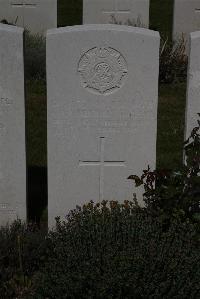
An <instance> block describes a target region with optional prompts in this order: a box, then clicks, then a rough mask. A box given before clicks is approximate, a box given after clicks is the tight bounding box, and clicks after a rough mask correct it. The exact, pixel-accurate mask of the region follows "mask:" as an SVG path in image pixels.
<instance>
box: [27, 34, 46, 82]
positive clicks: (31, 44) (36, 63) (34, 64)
mask: <svg viewBox="0 0 200 299" xmlns="http://www.w3.org/2000/svg"><path fill="white" fill-rule="evenodd" d="M25 74H26V80H42V81H44V82H46V41H45V37H44V36H42V35H39V34H31V33H30V32H29V31H25Z"/></svg>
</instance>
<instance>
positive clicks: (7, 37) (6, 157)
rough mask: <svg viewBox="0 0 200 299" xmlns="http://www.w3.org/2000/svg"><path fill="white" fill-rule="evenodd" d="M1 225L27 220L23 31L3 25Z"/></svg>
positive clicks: (0, 31) (0, 66)
mask: <svg viewBox="0 0 200 299" xmlns="http://www.w3.org/2000/svg"><path fill="white" fill-rule="evenodd" d="M0 70H1V72H0V225H2V224H5V223H7V222H10V221H12V220H14V219H16V218H20V219H24V220H25V219H26V164H25V161H26V157H25V111H24V64H23V29H21V28H16V27H14V26H8V25H2V24H0Z"/></svg>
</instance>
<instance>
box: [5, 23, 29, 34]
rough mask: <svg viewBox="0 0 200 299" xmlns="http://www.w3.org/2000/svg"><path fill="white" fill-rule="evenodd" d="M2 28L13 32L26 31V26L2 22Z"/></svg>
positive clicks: (20, 32)
mask: <svg viewBox="0 0 200 299" xmlns="http://www.w3.org/2000/svg"><path fill="white" fill-rule="evenodd" d="M0 30H1V31H7V32H13V33H19V34H22V33H23V32H24V28H21V27H17V26H14V25H7V24H3V23H0Z"/></svg>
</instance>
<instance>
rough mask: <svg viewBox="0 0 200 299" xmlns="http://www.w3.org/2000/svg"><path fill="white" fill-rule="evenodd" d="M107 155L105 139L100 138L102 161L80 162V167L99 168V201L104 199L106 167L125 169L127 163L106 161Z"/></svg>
mask: <svg viewBox="0 0 200 299" xmlns="http://www.w3.org/2000/svg"><path fill="white" fill-rule="evenodd" d="M104 154H105V138H104V137H100V159H99V161H79V166H88V167H90V166H98V167H99V168H100V173H99V200H100V201H102V200H103V199H104V167H125V166H126V164H125V161H106V160H105V158H104Z"/></svg>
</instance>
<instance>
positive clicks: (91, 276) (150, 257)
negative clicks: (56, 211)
mask: <svg viewBox="0 0 200 299" xmlns="http://www.w3.org/2000/svg"><path fill="white" fill-rule="evenodd" d="M194 237H195V228H194V227H193V225H191V224H190V223H189V222H185V223H180V222H179V221H174V222H173V223H171V225H170V227H169V228H168V229H167V230H166V228H164V227H163V225H162V222H160V221H159V218H157V219H156V218H153V217H152V216H151V215H150V214H148V213H147V212H146V211H145V210H143V209H139V208H136V207H135V206H134V205H133V204H132V203H129V202H125V203H124V204H123V205H120V204H118V203H116V202H111V203H110V207H108V205H107V203H106V202H102V205H101V206H99V205H94V204H93V203H92V202H91V203H90V204H89V205H87V206H85V207H84V208H83V209H80V208H77V209H76V210H75V211H73V212H72V213H71V215H70V216H68V219H67V221H66V222H63V223H61V222H60V221H59V220H57V229H56V231H54V232H51V233H50V234H49V236H48V238H47V245H46V250H47V253H46V256H47V261H46V263H45V265H44V266H43V267H41V269H40V271H39V272H38V273H36V275H35V276H34V278H33V285H32V287H31V291H30V290H29V295H28V294H26V298H34V299H40V298H41V299H42V298H49V299H50V298H59V299H62V298H170V299H171V298H180V299H183V298H187V299H188V298H199V296H200V285H199V281H200V256H199V244H198V243H197V242H196V241H195V238H194Z"/></svg>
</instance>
